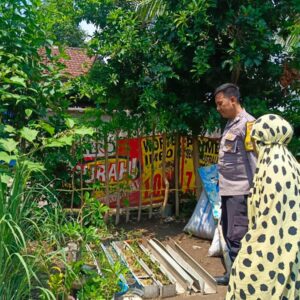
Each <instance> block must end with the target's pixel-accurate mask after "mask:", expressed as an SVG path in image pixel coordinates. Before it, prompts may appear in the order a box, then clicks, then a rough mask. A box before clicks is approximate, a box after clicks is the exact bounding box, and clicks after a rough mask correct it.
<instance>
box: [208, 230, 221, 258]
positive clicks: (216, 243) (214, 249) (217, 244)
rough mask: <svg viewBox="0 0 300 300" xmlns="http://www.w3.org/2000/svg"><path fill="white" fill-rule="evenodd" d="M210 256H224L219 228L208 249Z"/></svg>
mask: <svg viewBox="0 0 300 300" xmlns="http://www.w3.org/2000/svg"><path fill="white" fill-rule="evenodd" d="M208 256H223V251H222V246H221V239H220V231H219V228H218V227H217V228H216V229H215V234H214V238H213V240H212V242H211V245H210V247H209V249H208Z"/></svg>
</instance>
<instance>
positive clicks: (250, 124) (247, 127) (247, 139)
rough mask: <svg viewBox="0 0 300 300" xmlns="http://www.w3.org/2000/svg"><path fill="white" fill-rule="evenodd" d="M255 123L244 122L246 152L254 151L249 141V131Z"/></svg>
mask: <svg viewBox="0 0 300 300" xmlns="http://www.w3.org/2000/svg"><path fill="white" fill-rule="evenodd" d="M254 122H255V121H251V122H250V121H248V122H246V134H245V141H244V142H245V150H246V151H253V150H254V146H253V143H252V141H251V130H252V127H253V124H254Z"/></svg>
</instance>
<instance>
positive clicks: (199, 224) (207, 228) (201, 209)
mask: <svg viewBox="0 0 300 300" xmlns="http://www.w3.org/2000/svg"><path fill="white" fill-rule="evenodd" d="M215 228H216V224H215V221H214V218H213V213H212V206H211V204H210V202H209V200H208V198H207V195H206V193H205V191H202V193H201V196H200V198H199V200H198V203H197V205H196V207H195V210H194V212H193V215H192V216H191V218H190V220H189V222H188V223H187V224H186V226H185V227H184V229H183V231H184V232H187V233H190V234H192V235H194V236H197V237H200V238H203V239H208V240H212V238H213V236H214V232H215Z"/></svg>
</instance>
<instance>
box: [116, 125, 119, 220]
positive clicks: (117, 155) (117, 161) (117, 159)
mask: <svg viewBox="0 0 300 300" xmlns="http://www.w3.org/2000/svg"><path fill="white" fill-rule="evenodd" d="M119 133H120V131H119V130H117V131H116V172H117V173H116V180H117V190H116V194H117V211H116V225H118V224H119V222H120V193H119V189H120V187H119V153H118V152H119Z"/></svg>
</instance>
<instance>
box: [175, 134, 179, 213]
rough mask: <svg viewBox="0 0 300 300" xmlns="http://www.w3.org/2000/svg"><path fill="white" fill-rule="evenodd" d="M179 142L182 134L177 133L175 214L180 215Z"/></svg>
mask: <svg viewBox="0 0 300 300" xmlns="http://www.w3.org/2000/svg"><path fill="white" fill-rule="evenodd" d="M179 142H180V135H179V134H178V133H176V136H175V215H176V217H178V216H179V192H178V189H179V161H180V160H179V154H180V151H179Z"/></svg>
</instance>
